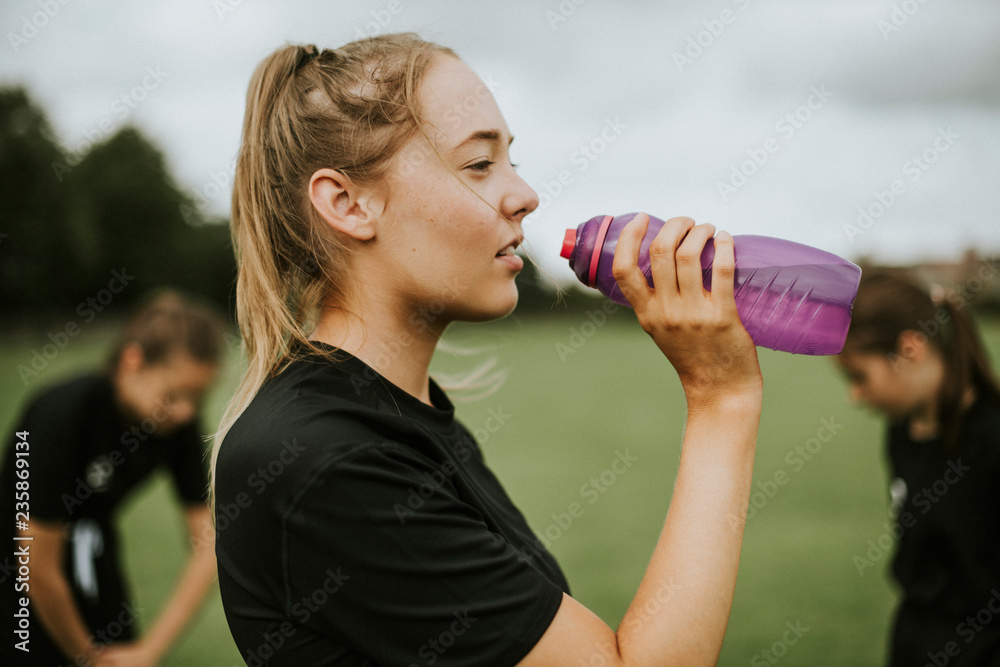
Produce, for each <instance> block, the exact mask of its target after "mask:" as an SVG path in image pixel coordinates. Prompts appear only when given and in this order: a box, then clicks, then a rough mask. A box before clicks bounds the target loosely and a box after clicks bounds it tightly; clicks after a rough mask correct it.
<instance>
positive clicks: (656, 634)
mask: <svg viewBox="0 0 1000 667" xmlns="http://www.w3.org/2000/svg"><path fill="white" fill-rule="evenodd" d="M647 223H648V218H647V217H646V216H636V220H635V221H634V222H632V223H630V224H629V225H628V226H627V227H626V229H625V230H624V231H623V233H622V235H621V237H620V239H619V241H618V249H617V251H616V254H615V263H614V275H615V278H616V280H617V281H618V284H619V286H620V287H621V289H622V293H623V294H625V296H626V297H627V298H628V300H629V302H630V303H631V304H632V305H633V306H634V307H635V312H636V316H637V317H638V319H639V322H640V324H641V325H642V327H643V329H645V330H646V332H647V333H649V335H650V336H651V337H652V338H653V340H654V342H656V344H657V346H658V347H659V348H660V350H661V351H662V352H663V353H664V355H665V356H666V357H667V358H668V359H669V360H670V362H671V364H673V366H674V368H675V369H676V370H677V374H678V377H679V378H680V380H681V384H682V386H683V387H684V392H685V396H686V398H687V424H686V427H685V433H684V442H683V450H682V454H681V462H680V467H679V469H678V474H677V479H676V483H675V485H674V492H673V497H672V499H671V503H670V510H669V512H668V514H667V518H666V522H665V524H664V527H663V530H662V532H661V534H660V539H659V542H658V543H657V546H656V549H655V550H654V552H653V557H652V559H651V560H650V563H649V566H648V567H647V569H646V573H645V576H644V577H643V580H642V583H641V584H640V586H639V590H638V592H637V593H636V596H635V598H634V599H633V601H632V604H631V605H630V606H629V609H628V610H627V612H626V614H625V617H624V619H623V620H622V623H621V626H620V627H619V628H618V630H617V632H615V631H613V630H612V629H611V628H609V627H608V626H607V625H606V624H605V623H604V622H603V621H601V620H600V619H599V618H598V617H597V616H596V615H595V614H593V613H592V612H591V611H589V610H588V609H587V608H586V607H584V606H583V605H581V604H580V603H579V602H577V601H576V600H574V599H573V598H571V597H569V596H566V595H564V596H563V601H562V604H561V605H560V607H559V611H558V612H557V613H556V616H555V618H554V619H553V621H552V623H551V625H550V626H549V628H548V630H547V631H546V633H545V634H544V635H543V636H542V639H541V640H540V641H539V642H538V644H537V645H536V646H535V647H534V649H532V651H531V652H530V653H529V654H528V655H527V656H526V657H525V659H524V660H523V661H522V662H521V665H523V666H524V667H535V666H539V667H541V666H543V665H550V666H551V665H577V664H592V663H591V661H592V660H593V659H594V658H596V657H597V656H602V657H603V659H604V662H602V664H610V665H628V666H630V667H631V666H633V665H664V664H669V665H714V664H715V663H716V661H717V660H718V656H719V651H720V650H721V647H722V640H723V637H724V635H725V630H726V624H727V623H728V620H729V612H730V609H731V607H732V601H733V595H734V591H735V587H736V572H737V567H738V565H739V557H740V548H741V545H742V541H743V523H742V521H737V522H736V523H735V524H734V521H733V517H742V516H745V511H744V510H745V509H746V506H747V503H748V501H749V494H750V483H751V477H752V472H753V457H754V449H755V446H756V440H757V426H758V422H759V419H760V408H761V400H762V380H761V376H760V368H759V366H758V364H757V355H756V349H755V348H754V346H753V342H752V341H751V340H750V337H749V336H748V335H747V333H746V331H745V329H744V328H743V326H742V324H741V323H740V321H739V318H738V316H737V313H736V305H735V302H734V299H733V275H734V262H733V246H732V238H731V237H730V236H729V235H728V234H720V235H719V237H718V238H717V239H716V258H715V265H714V273H713V277H712V291H711V292H706V291H705V290H704V288H703V287H702V282H701V265H700V255H701V250H702V248H703V247H704V245H705V241H706V240H707V239H708V238H709V237H710V236H711V235H712V233H713V232H714V228H712V227H711V226H710V225H699V226H697V227H695V226H694V222H693V221H692V220H690V219H687V218H674V219H672V220H670V221H668V223H667V224H666V225H665V226H664V228H663V230H661V232H660V233H659V234H658V236H657V238H656V240H655V241H654V243H653V246H652V247H651V248H650V257H651V263H652V272H653V281H654V284H655V285H656V289H655V290H654V289H650V288H649V287H648V285H647V284H646V281H645V278H644V277H643V276H642V273H641V271H639V269H638V265H637V256H638V251H639V244H640V241H641V239H642V236H643V234H644V233H645V231H646V226H647Z"/></svg>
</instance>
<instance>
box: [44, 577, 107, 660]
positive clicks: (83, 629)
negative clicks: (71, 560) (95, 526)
mask: <svg viewBox="0 0 1000 667" xmlns="http://www.w3.org/2000/svg"><path fill="white" fill-rule="evenodd" d="M43 581H44V582H45V583H42V582H43ZM29 595H30V598H31V604H32V608H33V611H34V613H35V614H37V616H38V619H39V620H40V621H41V623H42V626H43V627H44V628H45V631H46V632H47V633H48V634H49V636H50V637H51V638H52V640H53V641H54V642H55V644H56V646H58V647H59V649H60V650H61V651H62V652H63V653H64V654H65V655H66V657H67V658H69V659H70V660H75V659H77V658H78V657H80V656H86V658H88V659H89V660H90V661H91V662H92V661H93V660H94V659H95V657H96V656H97V654H98V653H99V648H98V647H97V646H95V645H94V643H93V642H92V637H91V633H90V632H89V631H88V629H87V626H86V624H85V623H84V622H83V616H81V614H80V610H79V609H78V608H77V606H76V601H75V600H74V599H73V592H72V590H70V587H69V582H67V581H66V577H65V576H64V575H63V574H62V572H59V571H55V572H48V573H45V574H42V575H37V576H34V577H33V583H32V584H31V591H30V593H29ZM81 664H90V663H87V662H84V663H81Z"/></svg>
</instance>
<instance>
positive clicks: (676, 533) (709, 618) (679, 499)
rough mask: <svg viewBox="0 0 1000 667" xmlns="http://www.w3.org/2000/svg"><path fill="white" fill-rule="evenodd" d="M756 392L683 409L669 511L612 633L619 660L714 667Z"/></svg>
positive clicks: (732, 582) (745, 489)
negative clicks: (685, 417) (684, 415)
mask: <svg viewBox="0 0 1000 667" xmlns="http://www.w3.org/2000/svg"><path fill="white" fill-rule="evenodd" d="M759 418H760V394H759V392H755V391H754V390H750V391H748V392H746V393H744V394H742V395H739V396H734V397H731V398H728V399H726V400H724V401H722V402H718V403H716V404H715V405H711V406H708V407H706V408H704V409H689V412H688V422H687V426H686V429H685V434H684V445H683V451H682V454H681V461H680V467H679V470H678V474H677V480H676V483H675V485H674V492H673V497H672V499H671V503H670V509H669V511H668V513H667V519H666V521H665V524H664V527H663V530H662V532H661V534H660V539H659V541H658V543H657V546H656V549H655V550H654V552H653V557H652V559H651V561H650V564H649V566H648V568H647V570H646V574H645V576H644V577H643V580H642V583H641V584H640V586H639V590H638V592H637V593H636V596H635V598H634V600H633V601H632V604H631V606H630V607H629V609H628V611H627V612H626V614H625V617H624V619H623V620H622V624H621V626H620V627H619V630H618V633H617V639H618V648H619V652H620V654H621V658H622V661H623V663H624V664H626V665H654V664H671V665H688V664H706V665H714V664H715V663H716V661H717V659H718V655H719V650H720V649H721V646H722V640H723V637H724V635H725V631H726V624H727V623H728V620H729V612H730V608H731V606H732V600H733V594H734V591H735V587H736V573H737V569H738V565H739V558H740V548H741V545H742V540H743V527H744V520H743V519H742V517H744V516H745V509H746V505H747V502H748V501H749V494H750V484H751V480H752V475H753V458H754V448H755V444H756V439H757V425H758V421H759Z"/></svg>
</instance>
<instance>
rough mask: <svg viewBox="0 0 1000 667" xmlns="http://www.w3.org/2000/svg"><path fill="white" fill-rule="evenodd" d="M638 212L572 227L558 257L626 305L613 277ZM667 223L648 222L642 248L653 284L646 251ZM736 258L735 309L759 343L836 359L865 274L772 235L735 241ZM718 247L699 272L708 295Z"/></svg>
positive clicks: (710, 248)
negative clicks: (624, 234)
mask: <svg viewBox="0 0 1000 667" xmlns="http://www.w3.org/2000/svg"><path fill="white" fill-rule="evenodd" d="M635 215H636V214H635V213H627V214H625V215H619V216H615V217H613V216H610V215H599V216H597V217H595V218H591V219H590V220H588V221H587V222H585V223H583V224H582V225H580V226H579V227H577V228H576V229H567V230H566V238H565V239H564V240H563V247H562V252H561V253H560V255H562V256H563V257H565V258H566V259H568V260H569V265H570V268H572V269H573V272H574V273H576V277H577V278H579V279H580V282H582V283H583V284H585V285H587V286H588V287H595V288H597V289H598V290H600V292H601V293H602V294H604V295H605V296H607V297H608V298H609V299H611V300H612V301H615V302H617V303H620V304H622V305H624V306H628V305H629V303H628V300H627V299H626V298H625V297H624V296H623V295H622V293H621V290H620V289H619V288H618V284H617V283H616V282H615V279H614V276H612V275H611V264H612V262H613V260H614V255H615V248H616V247H617V245H618V235H619V234H621V231H622V229H623V228H624V227H625V225H626V223H628V222H629V221H630V220H632V218H634V217H635ZM664 224H665V223H664V221H663V220H660V219H658V218H654V217H653V216H650V217H649V229H648V230H647V231H646V235H645V236H644V237H643V239H642V244H641V246H640V249H639V268H640V269H641V270H642V272H643V274H644V275H645V276H646V281H647V282H648V283H649V285H650V286H651V287H652V286H653V278H652V275H651V273H650V268H649V245H650V243H652V241H653V237H655V236H656V233H657V232H659V231H660V228H661V227H663V225H664ZM733 242H734V251H735V256H736V277H735V285H734V291H735V294H736V310H737V312H738V313H739V316H740V320H741V321H742V322H743V326H744V327H745V328H746V330H747V333H749V334H750V337H751V338H752V339H753V342H754V344H755V345H759V346H761V347H767V348H771V349H772V350H781V351H783V352H792V353H795V354H837V353H838V352H840V351H841V349H843V347H844V338H845V337H846V336H847V328H848V327H849V326H850V324H851V306H852V304H853V303H854V297H855V296H857V293H858V281H859V280H861V269H860V268H858V267H857V266H856V265H855V264H852V263H851V262H848V261H847V260H845V259H841V258H840V257H838V256H836V255H834V254H831V253H828V252H826V251H824V250H818V249H816V248H811V247H809V246H806V245H802V244H800V243H794V242H792V241H784V240H782V239H776V238H771V237H768V236H752V235H740V236H734V237H733ZM714 259H715V244H714V243H713V241H712V239H709V240H708V243H707V244H705V250H704V251H703V252H702V255H701V268H702V276H703V282H704V285H705V289H708V290H710V289H711V288H712V260H714Z"/></svg>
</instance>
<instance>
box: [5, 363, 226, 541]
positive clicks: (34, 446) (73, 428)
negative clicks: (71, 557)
mask: <svg viewBox="0 0 1000 667" xmlns="http://www.w3.org/2000/svg"><path fill="white" fill-rule="evenodd" d="M156 427H157V422H156V420H155V419H154V418H150V419H148V420H146V421H143V422H140V423H138V424H131V423H129V422H128V421H127V420H126V419H125V418H124V417H123V416H122V415H121V413H120V411H119V410H118V408H117V406H116V405H115V401H114V394H113V390H112V385H111V381H110V379H108V378H107V377H106V376H103V375H86V376H83V377H79V378H76V379H74V380H70V381H69V382H66V383H64V384H61V385H59V386H56V387H53V388H51V389H49V390H47V391H45V392H44V393H42V394H41V395H40V396H38V397H37V398H35V399H34V400H33V401H32V402H31V403H30V404H29V406H28V407H27V409H26V411H25V413H24V415H23V417H22V418H21V420H20V421H19V422H18V423H17V425H16V428H15V429H14V431H27V432H28V441H29V444H30V456H29V457H28V458H29V462H30V463H29V470H30V476H29V481H30V485H31V491H30V493H31V501H30V502H31V517H32V518H35V519H43V520H45V521H53V522H70V521H75V520H78V519H80V518H83V517H87V518H90V519H94V520H96V521H98V522H100V523H103V524H110V522H111V519H112V518H113V515H114V512H115V510H116V509H117V508H118V506H119V505H120V504H121V503H122V501H123V500H124V499H125V497H126V496H127V495H128V494H129V493H130V492H131V491H132V490H133V489H135V487H136V486H138V485H139V484H141V483H142V482H143V481H144V480H145V479H146V478H147V477H148V476H149V475H150V473H152V472H153V471H154V470H155V469H156V468H157V467H159V466H161V465H164V466H166V468H167V470H168V471H169V472H170V475H171V477H172V478H173V484H174V488H175V489H176V490H177V493H178V495H179V497H180V499H181V501H182V502H184V503H186V504H196V503H198V504H203V503H204V502H205V501H206V499H207V498H206V490H207V487H208V480H207V476H206V472H205V465H204V454H205V448H204V445H203V443H202V440H201V437H200V436H199V434H198V428H197V424H196V423H195V422H192V423H189V424H187V425H185V426H183V427H180V428H178V429H176V430H175V431H173V432H171V433H169V434H167V435H163V434H161V433H159V432H158V431H157V428H156ZM8 437H9V438H10V442H11V445H13V443H15V442H17V439H16V437H15V436H14V435H13V434H9V436H8ZM14 458H15V453H14V447H13V446H9V447H8V448H7V452H6V455H5V457H4V463H3V471H2V472H0V489H2V493H3V496H2V498H3V502H4V504H5V505H9V506H12V505H11V503H12V502H13V501H12V498H13V489H14V483H15V481H16V478H15V476H14V473H15V469H14V464H13V463H14Z"/></svg>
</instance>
